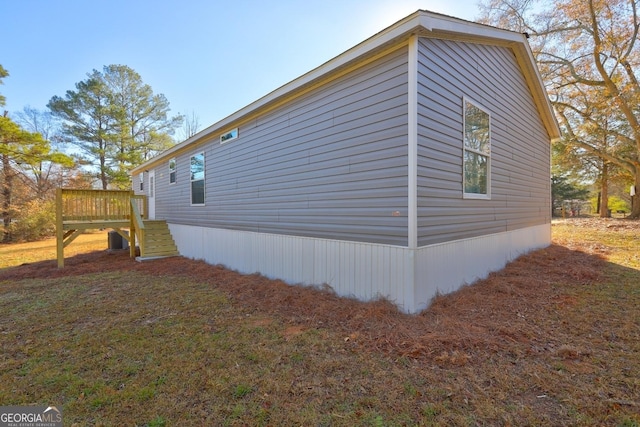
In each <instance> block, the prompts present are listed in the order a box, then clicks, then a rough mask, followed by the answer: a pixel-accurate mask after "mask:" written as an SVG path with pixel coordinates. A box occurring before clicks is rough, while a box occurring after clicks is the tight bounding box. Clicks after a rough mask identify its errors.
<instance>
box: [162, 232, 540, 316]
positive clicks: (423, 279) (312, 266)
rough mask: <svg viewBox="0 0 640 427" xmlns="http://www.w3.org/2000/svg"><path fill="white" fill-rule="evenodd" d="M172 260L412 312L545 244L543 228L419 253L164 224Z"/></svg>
mask: <svg viewBox="0 0 640 427" xmlns="http://www.w3.org/2000/svg"><path fill="white" fill-rule="evenodd" d="M169 227H170V229H171V234H172V235H173V238H174V240H175V241H176V244H177V246H178V250H179V251H180V254H181V255H183V256H186V257H188V258H193V259H202V260H204V261H206V262H208V263H211V264H222V265H224V266H226V267H228V268H230V269H233V270H237V271H239V272H241V273H261V274H263V275H264V276H267V277H270V278H278V279H282V280H284V281H285V282H287V283H291V284H304V285H323V284H327V285H329V286H331V288H332V289H333V290H334V291H335V292H336V293H337V294H338V295H342V296H351V297H355V298H358V299H360V300H371V299H375V298H379V297H385V298H388V299H389V300H391V301H394V302H395V303H396V304H397V305H398V306H399V307H400V309H402V310H403V311H405V312H408V313H415V312H418V311H420V310H422V309H424V308H426V307H427V306H428V305H429V302H430V301H431V299H432V298H433V297H434V296H435V295H436V294H438V293H440V294H445V293H449V292H452V291H455V290H456V289H458V288H460V287H461V286H463V285H465V284H471V283H473V282H475V281H476V280H478V279H481V278H485V277H486V276H487V275H488V274H489V273H490V272H492V271H496V270H499V269H501V268H502V267H504V266H505V265H506V264H507V263H508V262H509V261H511V260H513V259H515V258H517V257H518V256H519V255H521V254H523V253H526V252H528V251H530V250H533V249H538V248H542V247H545V246H548V245H549V244H550V242H551V224H543V225H539V226H535V227H529V228H525V229H520V230H513V231H508V232H504V233H498V234H491V235H487V236H481V237H474V238H471V239H464V240H457V241H453V242H447V243H440V244H436V245H430V246H425V247H421V248H418V249H415V250H412V249H408V248H406V247H399V246H390V245H380V244H372V243H361V242H347V241H339V240H327V239H317V238H311V237H297V236H285V235H277V234H266V233H254V232H249V231H236V230H225V229H216V228H205V227H197V226H189V225H179V224H169Z"/></svg>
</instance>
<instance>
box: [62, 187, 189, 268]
mask: <svg viewBox="0 0 640 427" xmlns="http://www.w3.org/2000/svg"><path fill="white" fill-rule="evenodd" d="M147 212H148V209H147V199H146V197H145V196H136V195H135V194H134V193H133V191H126V190H76V189H67V188H58V189H57V192H56V239H57V258H58V267H59V268H62V267H64V248H65V247H67V246H68V245H69V244H71V242H73V240H75V239H76V237H78V236H79V235H80V234H82V233H83V232H84V231H86V230H92V229H105V228H108V229H113V230H115V231H117V232H118V234H120V235H121V236H122V237H123V238H124V239H126V240H127V241H129V251H130V252H129V253H130V255H131V257H135V256H136V237H138V241H139V243H140V253H141V256H144V255H145V249H146V248H145V240H146V239H145V235H144V232H145V224H144V221H145V219H146V218H147ZM124 229H128V233H127V232H125V231H124ZM176 253H177V250H176Z"/></svg>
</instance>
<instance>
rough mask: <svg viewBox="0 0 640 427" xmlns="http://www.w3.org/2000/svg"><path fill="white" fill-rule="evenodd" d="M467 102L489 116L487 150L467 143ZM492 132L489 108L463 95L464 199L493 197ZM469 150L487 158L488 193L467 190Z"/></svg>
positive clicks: (487, 198)
mask: <svg viewBox="0 0 640 427" xmlns="http://www.w3.org/2000/svg"><path fill="white" fill-rule="evenodd" d="M467 104H470V105H471V106H473V107H475V108H477V109H478V110H480V111H481V112H483V113H485V114H486V115H487V117H488V131H487V132H488V143H487V145H488V149H487V151H486V152H485V151H482V150H481V149H475V148H473V147H469V146H468V145H467V135H466V133H467ZM492 145H493V144H492V132H491V112H490V111H489V109H488V108H486V107H485V106H483V105H482V104H480V103H479V102H476V101H475V100H473V99H471V98H468V97H463V98H462V197H463V198H464V199H480V200H490V199H491V164H492V161H491V156H492ZM467 152H469V153H473V154H475V155H477V156H482V157H484V158H486V159H487V177H486V181H487V182H486V193H469V192H467V191H466V188H465V187H466V185H465V184H466V177H465V170H466V167H465V166H466V157H467Z"/></svg>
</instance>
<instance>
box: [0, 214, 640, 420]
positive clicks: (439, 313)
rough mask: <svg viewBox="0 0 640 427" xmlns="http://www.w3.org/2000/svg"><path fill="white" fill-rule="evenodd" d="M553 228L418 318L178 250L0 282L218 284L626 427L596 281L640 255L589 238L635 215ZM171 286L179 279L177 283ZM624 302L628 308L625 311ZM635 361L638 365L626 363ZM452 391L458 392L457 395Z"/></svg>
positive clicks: (471, 383)
mask: <svg viewBox="0 0 640 427" xmlns="http://www.w3.org/2000/svg"><path fill="white" fill-rule="evenodd" d="M553 228H554V243H553V244H552V245H551V246H550V247H548V248H546V249H543V250H539V251H535V252H533V253H531V254H528V255H526V256H522V257H520V258H518V259H517V260H515V261H514V262H512V263H510V264H509V265H508V266H507V267H506V268H505V269H504V270H502V271H499V272H496V273H493V274H491V275H490V276H489V277H488V278H487V279H486V280H482V281H480V282H478V283H476V284H474V285H473V286H467V287H464V288H463V289H461V290H459V291H458V292H455V293H453V294H450V295H444V296H439V297H437V298H435V299H434V300H433V302H432V304H431V306H430V307H429V308H428V309H427V310H425V311H424V312H422V313H420V314H419V315H405V314H402V313H400V312H398V310H397V309H396V308H395V306H394V305H393V304H392V303H390V302H388V301H384V300H382V301H375V302H369V303H363V302H359V301H355V300H352V299H347V298H340V297H337V296H336V295H334V294H333V293H332V292H331V290H330V289H317V288H311V287H301V286H289V285H287V284H285V283H283V282H281V281H278V280H269V279H267V278H264V277H262V276H259V275H241V274H238V273H236V272H233V271H230V270H227V269H225V268H223V267H221V266H212V265H208V264H206V263H204V262H200V261H194V260H188V259H185V258H181V257H173V258H167V259H162V260H155V261H151V262H144V263H139V262H133V261H132V260H131V259H130V258H129V256H128V252H127V251H96V252H90V253H85V254H79V255H76V256H73V257H70V258H67V259H66V262H65V268H64V269H58V268H57V266H56V261H55V260H51V261H44V262H36V263H31V264H26V265H21V266H18V267H13V268H8V269H3V270H0V283H1V282H3V281H10V282H12V281H16V282H17V281H20V280H25V279H34V278H51V279H55V278H60V277H73V276H84V275H87V274H91V273H99V272H108V271H118V272H126V271H131V272H137V273H142V274H146V275H151V276H155V277H158V278H164V277H172V278H178V279H179V278H184V279H185V280H190V281H196V282H201V283H206V284H209V285H210V286H211V287H213V288H215V289H217V290H219V291H221V292H223V293H224V294H225V295H226V296H227V297H228V298H229V300H230V301H232V302H233V304H234V305H237V306H238V307H242V308H243V312H245V313H249V314H253V315H254V318H255V319H256V320H255V322H256V326H267V325H269V324H270V323H272V322H275V321H277V322H282V323H284V324H285V325H286V328H285V329H284V335H285V338H286V339H289V338H291V337H295V336H298V335H300V334H303V333H304V332H305V331H308V330H313V329H318V330H321V329H330V330H332V331H337V332H338V334H339V335H340V336H341V337H342V340H343V343H342V345H343V346H344V347H345V348H348V349H349V350H350V351H358V352H374V353H375V354H379V355H381V356H383V357H386V358H389V360H394V361H396V362H398V361H400V362H399V363H404V364H406V366H407V367H409V368H410V369H430V370H434V369H435V370H437V369H444V370H447V372H451V370H453V371H455V370H458V371H460V370H467V371H468V370H469V369H473V370H474V371H482V370H483V369H488V368H487V367H488V366H489V365H491V367H492V369H493V368H495V367H496V366H504V367H505V370H508V371H510V372H512V373H513V374H512V375H513V376H514V378H517V376H518V372H519V375H521V378H523V379H526V380H528V381H531V382H532V386H531V387H530V392H529V393H526V394H523V395H521V396H518V402H521V403H522V404H525V405H528V406H529V407H530V408H531V410H532V411H533V412H534V413H536V412H538V413H539V415H540V416H541V417H542V418H540V419H541V420H546V421H547V422H549V423H550V424H553V420H554V419H555V420H557V421H558V424H560V425H562V424H571V421H572V420H575V418H572V415H571V413H568V412H567V410H566V406H567V405H569V406H571V405H574V406H577V407H583V405H588V406H590V407H591V409H584V410H585V411H587V413H589V416H590V417H591V418H587V419H590V420H597V421H598V422H597V423H602V424H609V421H611V420H610V419H609V418H607V415H606V414H607V413H612V414H617V413H622V414H626V415H624V416H622V417H618V418H613V419H615V420H617V421H616V423H619V422H620V420H623V421H624V422H628V423H629V424H625V425H630V426H631V425H636V426H637V425H638V423H639V422H640V381H638V379H637V376H636V379H635V380H629V381H628V382H624V381H622V380H620V379H617V380H616V381H618V382H620V381H622V382H624V385H623V386H616V385H615V384H611V385H606V386H605V385H602V384H598V382H599V381H602V380H603V379H606V377H607V375H608V374H609V371H611V370H613V371H616V372H618V371H619V370H624V366H618V363H620V364H625V363H627V364H628V362H625V361H616V360H615V358H616V357H617V356H615V355H614V356H611V355H609V354H608V351H609V350H608V349H610V348H611V346H612V345H613V346H622V347H624V349H623V350H621V351H623V352H627V353H628V354H629V360H631V359H633V357H636V360H637V358H640V354H638V350H639V346H638V342H639V340H640V315H639V312H638V311H637V310H638V308H637V307H638V306H637V305H635V306H634V305H631V306H620V307H619V308H620V309H622V310H624V311H622V312H620V311H617V309H616V308H613V307H610V308H607V305H610V304H611V302H610V301H608V300H606V299H599V298H598V295H601V294H602V293H603V292H604V291H603V290H602V289H603V288H602V287H601V284H602V283H607V284H610V283H613V282H615V281H616V280H617V277H630V275H631V276H632V277H635V278H637V277H640V276H639V275H638V274H639V270H640V252H639V251H638V250H636V251H635V252H633V251H632V252H629V251H628V250H622V251H621V250H620V248H618V247H616V243H615V241H613V242H603V241H602V239H601V238H599V237H597V236H601V235H602V234H603V233H606V234H612V233H614V234H615V233H621V234H625V235H627V236H628V235H631V236H633V235H635V236H640V222H638V221H628V220H618V219H612V220H601V219H595V218H572V219H567V220H557V221H556V222H554V226H553ZM556 231H560V232H559V233H556ZM589 236H596V237H593V238H590V237H589ZM632 238H633V237H632ZM639 242H640V240H636V243H639ZM636 248H638V246H637V245H636ZM612 254H615V255H616V256H618V257H623V258H624V257H628V258H629V259H628V262H627V261H620V262H618V261H617V260H616V259H613V260H612V259H610V258H609V256H610V255H612ZM623 263H624V265H623ZM634 275H635V276H634ZM633 280H635V279H633ZM176 286H180V281H179V280H176ZM607 286H609V285H607ZM637 286H638V287H640V283H638V284H637ZM585 292H586V293H585ZM631 292H632V293H631V295H635V297H634V298H635V299H636V300H635V302H634V301H630V302H631V303H633V304H637V301H638V299H639V298H640V297H638V293H639V292H640V291H638V290H637V288H636V290H635V291H631ZM590 293H593V295H596V296H595V297H594V299H592V300H589V299H588V298H589V297H588V294H590ZM586 295H587V296H586ZM634 307H635V311H632V312H629V310H634ZM607 313H609V314H610V315H609V316H608V315H607ZM625 313H626V315H625ZM625 360H627V359H625ZM549 367H552V368H551V369H549ZM554 367H555V368H554ZM638 367H640V366H639V365H638V362H637V361H636V362H633V364H632V365H630V366H629V368H632V369H635V368H638ZM556 368H557V369H556ZM549 371H551V372H550V373H549ZM556 371H557V372H560V374H558V373H557V372H556ZM637 372H638V371H636V374H637ZM536 377H537V379H536ZM572 378H573V380H572ZM499 381H500V379H498V378H495V377H494V378H493V379H492V378H491V377H485V378H482V379H474V380H468V384H466V385H460V387H462V388H463V389H464V388H465V387H467V388H468V390H467V394H468V395H474V394H483V393H485V394H486V393H489V390H490V389H491V388H492V387H495V386H496V383H497V382H499ZM567 381H575V384H574V386H572V387H575V388H571V391H566V395H567V396H571V397H570V399H572V400H575V402H574V401H572V402H566V401H562V400H559V399H552V398H547V395H551V394H553V392H554V388H563V389H566V388H567V387H568V385H567ZM505 393H509V391H508V390H505ZM594 394H595V395H594ZM448 398H454V397H451V396H450V397H448ZM460 399H463V400H462V402H463V401H464V399H466V398H465V397H464V393H462V397H460ZM580 401H582V403H580ZM467 403H468V402H467ZM461 404H463V403H461ZM599 414H600V415H602V417H599ZM434 416H435V415H434ZM445 421H446V420H445ZM634 423H635V424H634ZM501 424H503V423H501ZM506 424H509V423H508V422H507V423H506Z"/></svg>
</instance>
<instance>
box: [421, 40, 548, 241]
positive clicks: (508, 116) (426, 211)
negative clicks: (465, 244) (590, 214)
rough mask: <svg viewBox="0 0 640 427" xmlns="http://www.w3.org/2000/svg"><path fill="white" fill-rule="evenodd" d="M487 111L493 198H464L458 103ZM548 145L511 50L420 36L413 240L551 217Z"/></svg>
mask: <svg viewBox="0 0 640 427" xmlns="http://www.w3.org/2000/svg"><path fill="white" fill-rule="evenodd" d="M463 97H468V98H469V99H470V100H472V101H475V102H476V103H479V104H480V105H482V106H483V107H485V108H486V109H488V111H489V113H490V114H491V143H492V145H491V182H490V185H491V199H490V200H475V199H463V191H462V146H463V128H462V123H463V122H462V114H463V113H462V103H463ZM549 153H550V144H549V136H548V134H547V132H546V130H545V128H544V126H543V122H542V120H541V118H540V116H539V114H538V112H537V109H536V106H535V104H534V101H533V99H532V97H531V94H530V91H529V89H528V87H527V84H526V81H525V79H524V77H523V76H522V73H521V71H520V69H519V67H518V65H517V62H516V59H515V56H514V55H513V53H512V52H511V50H509V49H507V48H502V47H496V46H486V45H477V44H470V43H461V42H455V41H445V40H433V39H427V38H421V39H420V40H419V54H418V245H419V246H424V245H428V244H433V243H439V242H446V241H451V240H456V239H463V238H469V237H474V236H481V235H486V234H491V233H498V232H504V231H509V230H515V229H519V228H525V227H529V226H535V225H539V224H544V223H548V222H550V214H551V208H550V170H549V168H550V165H549V163H550V157H549V156H550V154H549Z"/></svg>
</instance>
